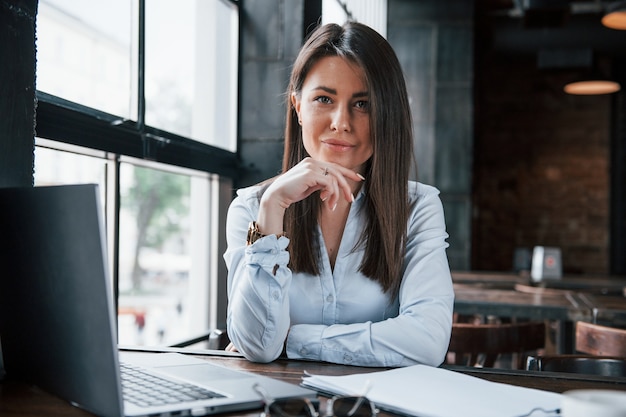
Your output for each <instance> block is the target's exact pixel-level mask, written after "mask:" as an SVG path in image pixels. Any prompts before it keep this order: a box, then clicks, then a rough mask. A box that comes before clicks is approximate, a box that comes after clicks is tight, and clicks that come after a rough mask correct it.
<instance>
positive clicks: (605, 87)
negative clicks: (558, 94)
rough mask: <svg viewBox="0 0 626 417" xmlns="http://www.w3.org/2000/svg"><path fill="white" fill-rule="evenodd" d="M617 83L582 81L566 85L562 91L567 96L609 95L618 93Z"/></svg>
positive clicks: (593, 80) (618, 86) (609, 81)
mask: <svg viewBox="0 0 626 417" xmlns="http://www.w3.org/2000/svg"><path fill="white" fill-rule="evenodd" d="M620 89H621V86H620V85H619V83H617V82H615V81H611V80H596V79H592V80H583V81H575V82H572V83H569V84H566V85H565V87H563V90H564V91H565V92H566V93H567V94H574V95H583V96H592V95H599V94H611V93H615V92H617V91H619V90H620Z"/></svg>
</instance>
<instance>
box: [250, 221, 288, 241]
mask: <svg viewBox="0 0 626 417" xmlns="http://www.w3.org/2000/svg"><path fill="white" fill-rule="evenodd" d="M265 236H268V235H264V234H263V233H261V232H260V231H259V225H258V224H256V222H250V225H249V226H248V238H247V239H246V245H252V244H253V243H254V242H256V241H257V240H259V239H261V238H262V237H265ZM281 236H285V232H283V233H281V234H279V235H276V237H277V238H279V237H281Z"/></svg>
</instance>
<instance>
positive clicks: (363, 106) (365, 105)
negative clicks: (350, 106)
mask: <svg viewBox="0 0 626 417" xmlns="http://www.w3.org/2000/svg"><path fill="white" fill-rule="evenodd" d="M354 106H355V107H356V108H357V109H361V110H368V109H369V103H368V102H367V101H365V100H359V101H357V102H356V103H355V104H354Z"/></svg>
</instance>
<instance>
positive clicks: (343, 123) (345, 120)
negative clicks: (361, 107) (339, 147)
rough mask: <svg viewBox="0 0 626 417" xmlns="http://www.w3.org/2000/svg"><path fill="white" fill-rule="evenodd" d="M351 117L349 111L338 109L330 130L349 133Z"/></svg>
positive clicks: (334, 113)
mask: <svg viewBox="0 0 626 417" xmlns="http://www.w3.org/2000/svg"><path fill="white" fill-rule="evenodd" d="M350 117H351V114H350V110H349V109H346V108H342V107H341V108H339V107H338V108H337V109H336V110H335V111H334V112H333V116H332V120H331V124H330V129H331V130H333V131H342V132H349V131H350V123H351V120H350Z"/></svg>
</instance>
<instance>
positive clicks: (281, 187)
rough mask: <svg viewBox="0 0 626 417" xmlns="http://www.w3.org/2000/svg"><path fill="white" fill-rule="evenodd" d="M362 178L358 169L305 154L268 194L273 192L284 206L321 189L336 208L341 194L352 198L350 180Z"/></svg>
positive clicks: (329, 203)
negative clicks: (306, 156) (354, 169)
mask: <svg viewBox="0 0 626 417" xmlns="http://www.w3.org/2000/svg"><path fill="white" fill-rule="evenodd" d="M362 180H363V177H361V176H360V175H359V174H358V173H355V172H353V171H352V170H350V169H347V168H344V167H342V166H341V165H337V164H334V163H331V162H324V161H318V160H315V159H312V158H305V159H303V160H302V161H301V162H300V163H299V164H298V165H296V166H294V167H293V168H291V169H290V170H289V171H287V172H285V173H284V174H283V175H281V176H280V177H279V178H278V179H277V180H276V181H274V183H273V184H272V185H271V186H270V189H268V191H270V193H269V194H267V197H268V198H269V197H270V196H272V198H275V199H276V200H277V201H278V202H279V205H280V207H283V208H287V207H289V206H290V205H291V204H293V203H295V202H297V201H301V200H304V199H305V198H307V197H309V196H310V195H311V194H313V193H315V192H316V191H320V195H319V197H320V199H321V200H322V201H324V202H325V203H326V204H328V206H329V207H330V208H333V207H335V206H336V205H337V203H338V201H339V199H340V198H344V199H345V200H346V201H348V202H352V201H353V200H354V197H353V195H352V186H351V185H350V181H362Z"/></svg>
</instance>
